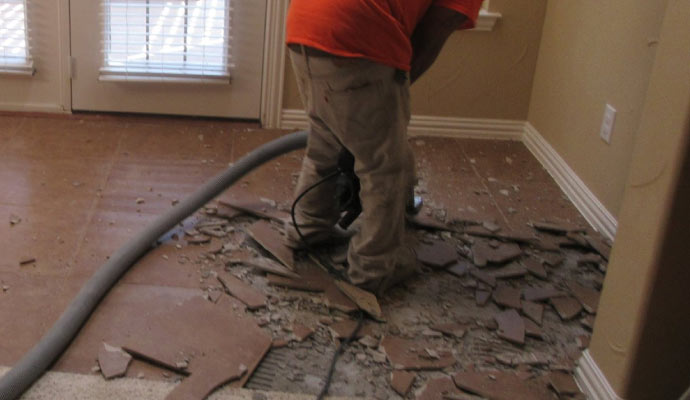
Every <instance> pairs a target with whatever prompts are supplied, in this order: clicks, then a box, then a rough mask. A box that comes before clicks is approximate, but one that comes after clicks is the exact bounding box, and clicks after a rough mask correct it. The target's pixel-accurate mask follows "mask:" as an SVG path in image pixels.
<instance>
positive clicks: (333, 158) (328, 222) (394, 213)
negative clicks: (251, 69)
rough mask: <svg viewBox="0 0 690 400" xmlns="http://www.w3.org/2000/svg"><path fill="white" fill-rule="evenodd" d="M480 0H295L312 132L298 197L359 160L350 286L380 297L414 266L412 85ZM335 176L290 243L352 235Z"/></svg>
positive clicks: (301, 211)
mask: <svg viewBox="0 0 690 400" xmlns="http://www.w3.org/2000/svg"><path fill="white" fill-rule="evenodd" d="M481 3H482V1H481V0H292V1H291V3H290V8H289V10H288V16H287V29H286V30H287V32H286V33H287V39H286V42H287V46H288V48H289V55H290V59H291V62H292V67H293V70H294V73H295V77H296V79H297V85H298V87H299V92H300V96H301V99H302V102H303V104H304V107H305V108H306V111H307V114H308V117H309V123H310V130H309V137H308V143H307V149H306V154H305V157H304V160H303V163H302V170H301V173H300V177H299V180H298V183H297V188H296V195H300V194H302V193H303V192H305V191H306V190H307V189H308V188H310V187H312V186H313V185H314V184H315V183H317V182H319V181H321V180H323V178H325V177H326V176H328V175H329V174H330V173H332V172H333V171H334V170H335V169H336V168H337V162H338V156H339V154H340V152H341V151H342V150H343V149H346V150H347V151H349V152H350V153H351V154H352V155H353V156H354V159H355V164H354V170H355V173H356V175H357V177H358V178H359V180H360V184H361V189H360V200H361V205H362V214H361V215H360V217H359V220H360V221H358V222H359V223H358V225H359V230H358V231H357V232H356V233H354V236H352V237H351V239H350V242H349V248H348V254H347V263H348V268H347V277H348V278H349V280H350V283H352V284H354V285H357V286H359V287H361V288H364V289H367V290H370V291H372V292H374V293H376V294H381V293H383V291H385V290H386V289H388V288H389V287H391V286H393V285H394V284H396V283H398V282H400V281H401V280H403V279H405V278H406V277H408V276H409V275H411V274H412V273H413V272H414V271H415V270H416V269H417V260H416V255H415V253H414V250H413V247H412V245H411V244H410V243H409V242H408V240H407V239H406V235H405V210H406V205H407V204H409V203H410V202H411V201H412V197H413V193H414V192H413V188H414V184H415V179H416V177H415V162H414V158H413V155H412V151H411V149H410V147H409V144H408V141H407V125H408V123H409V120H410V99H409V87H410V84H412V83H414V82H415V81H417V79H418V78H419V77H420V76H421V75H422V74H423V73H424V72H425V71H426V70H427V69H428V68H429V67H430V66H431V65H432V64H433V63H434V61H435V60H436V58H437V56H438V54H439V53H440V51H441V49H442V47H443V46H444V44H445V43H446V41H447V39H448V37H449V36H450V35H451V33H453V32H454V31H455V30H457V29H466V28H472V27H473V26H474V24H475V22H476V19H477V17H478V14H479V9H480V8H481ZM335 192H336V182H335V180H333V179H331V180H326V181H324V182H323V183H322V184H320V185H318V186H317V187H315V188H313V190H311V191H309V192H308V193H307V194H306V195H304V197H303V198H302V199H301V200H300V201H299V203H298V204H297V206H296V212H295V214H296V215H295V220H296V223H297V225H298V227H299V230H300V233H301V234H302V237H300V236H299V235H298V234H297V232H296V230H295V227H294V225H292V224H291V223H288V224H287V225H286V243H287V244H288V245H289V246H291V247H299V246H300V239H302V238H304V239H306V240H307V241H308V242H309V243H311V244H317V243H320V242H326V241H331V240H337V239H347V238H348V236H349V235H348V234H347V232H344V231H343V230H342V229H340V228H339V227H338V226H337V225H336V224H337V221H338V219H339V216H340V215H339V208H338V204H337V201H336V198H335V196H334V193H335Z"/></svg>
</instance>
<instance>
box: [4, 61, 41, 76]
mask: <svg viewBox="0 0 690 400" xmlns="http://www.w3.org/2000/svg"><path fill="white" fill-rule="evenodd" d="M35 74H36V69H35V68H34V66H33V63H32V64H31V65H21V66H14V65H0V75H21V76H33V75H35Z"/></svg>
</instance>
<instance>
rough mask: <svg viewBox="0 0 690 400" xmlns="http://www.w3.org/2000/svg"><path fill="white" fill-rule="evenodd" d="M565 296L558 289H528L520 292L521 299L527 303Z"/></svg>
mask: <svg viewBox="0 0 690 400" xmlns="http://www.w3.org/2000/svg"><path fill="white" fill-rule="evenodd" d="M565 295H566V294H565V293H564V292H562V291H560V290H558V289H554V288H548V287H529V288H525V289H523V290H522V297H523V298H524V299H525V300H528V301H545V300H548V299H550V298H552V297H561V296H565Z"/></svg>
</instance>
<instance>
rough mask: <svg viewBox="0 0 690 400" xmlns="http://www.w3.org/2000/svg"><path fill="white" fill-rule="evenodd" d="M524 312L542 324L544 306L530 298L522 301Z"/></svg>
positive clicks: (538, 323)
mask: <svg viewBox="0 0 690 400" xmlns="http://www.w3.org/2000/svg"><path fill="white" fill-rule="evenodd" d="M522 313H523V314H525V316H526V317H527V318H529V319H531V320H532V321H534V322H535V323H536V324H537V325H541V323H542V320H543V317H544V306H543V305H542V304H539V303H535V302H532V301H529V300H525V301H523V302H522Z"/></svg>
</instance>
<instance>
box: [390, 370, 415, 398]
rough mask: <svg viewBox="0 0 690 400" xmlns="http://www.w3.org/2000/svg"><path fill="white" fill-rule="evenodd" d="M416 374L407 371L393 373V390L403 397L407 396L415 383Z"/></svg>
mask: <svg viewBox="0 0 690 400" xmlns="http://www.w3.org/2000/svg"><path fill="white" fill-rule="evenodd" d="M416 377H417V375H416V374H414V373H412V372H407V371H393V373H392V375H391V388H393V390H395V392H396V393H397V394H399V395H401V396H402V397H405V396H407V392H409V391H410V388H411V387H412V384H413V383H414V380H415V378H416Z"/></svg>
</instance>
